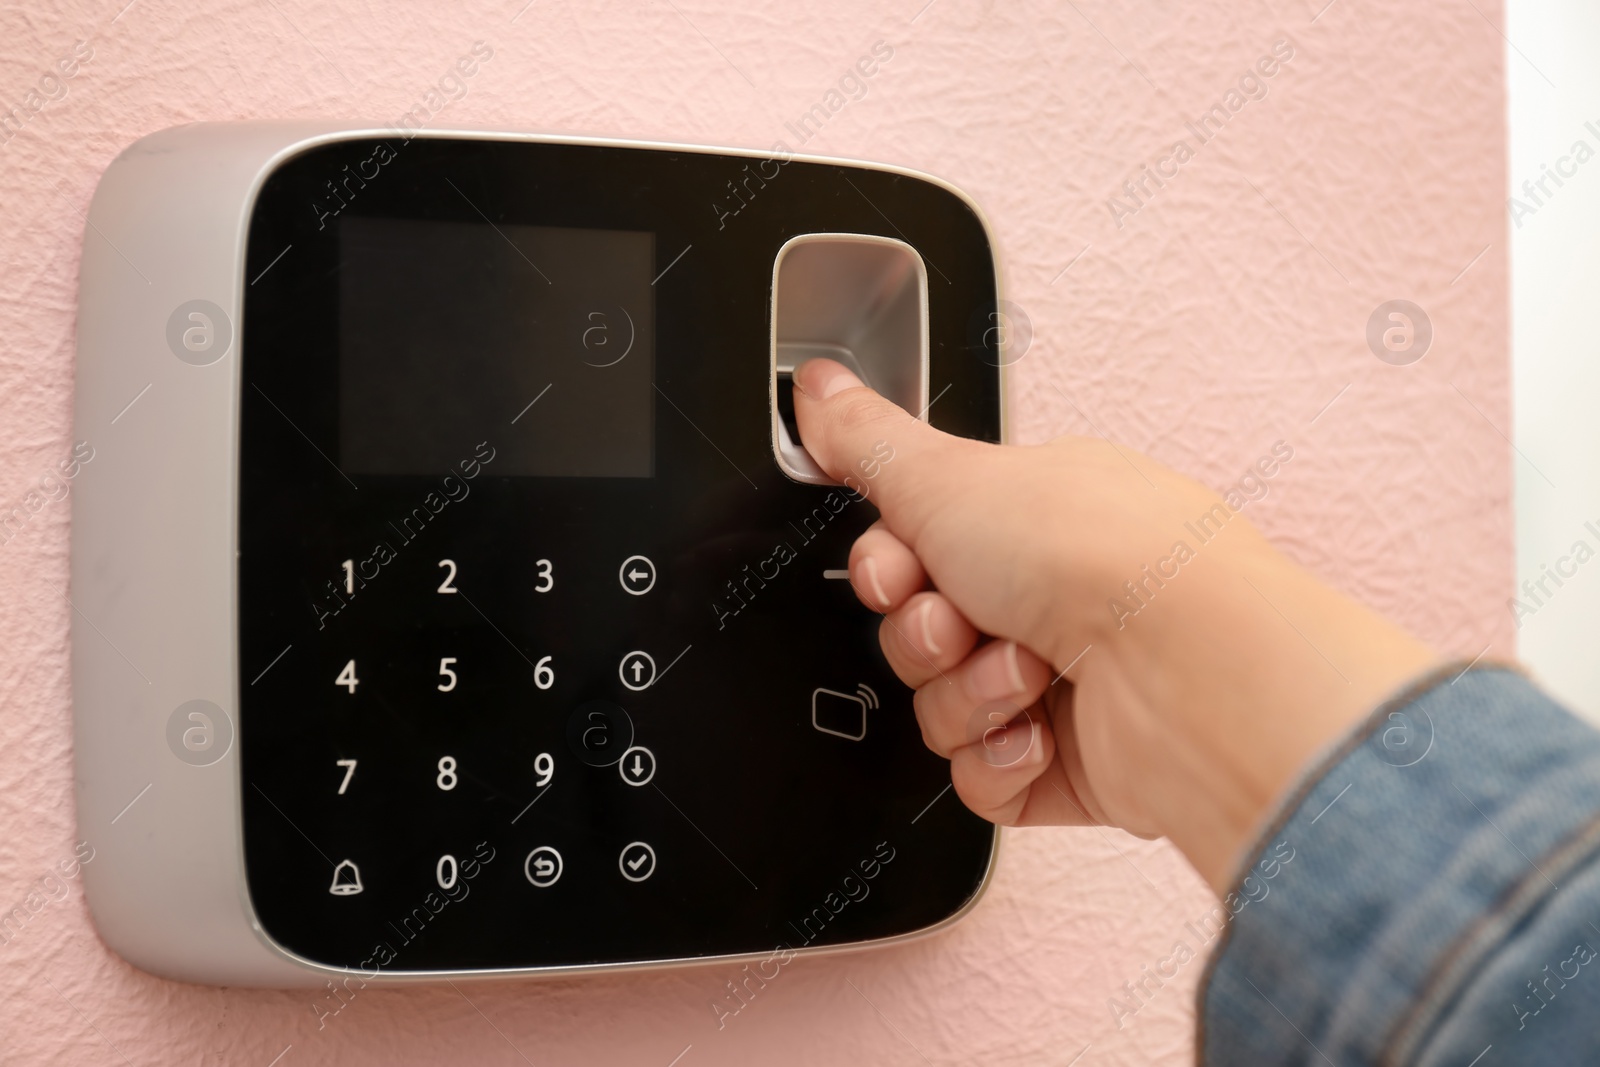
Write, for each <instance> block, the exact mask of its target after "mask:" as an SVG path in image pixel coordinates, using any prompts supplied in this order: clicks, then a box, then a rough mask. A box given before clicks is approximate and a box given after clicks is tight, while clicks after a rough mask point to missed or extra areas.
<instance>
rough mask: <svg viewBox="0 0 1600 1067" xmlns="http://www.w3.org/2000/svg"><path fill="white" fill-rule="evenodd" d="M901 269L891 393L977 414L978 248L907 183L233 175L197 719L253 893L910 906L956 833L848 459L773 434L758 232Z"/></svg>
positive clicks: (624, 926) (291, 898)
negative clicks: (840, 469)
mask: <svg viewBox="0 0 1600 1067" xmlns="http://www.w3.org/2000/svg"><path fill="white" fill-rule="evenodd" d="M811 232H846V233H863V234H876V235H881V236H885V237H892V238H896V239H898V240H903V241H906V242H908V243H909V244H910V245H912V246H913V247H914V248H915V249H917V251H918V252H919V253H920V254H921V256H922V257H923V260H924V262H925V263H926V265H927V272H928V309H929V311H928V313H929V323H928V333H929V339H930V353H929V360H930V363H929V369H930V373H929V382H930V390H929V392H930V396H931V397H933V398H934V401H933V404H932V406H931V408H930V410H929V419H930V421H932V422H933V423H934V424H935V425H936V426H939V427H941V428H943V429H946V430H949V431H951V432H954V433H959V434H964V435H966V436H970V437H975V438H981V439H985V440H997V439H998V437H999V431H1000V425H999V419H1000V412H999V377H998V374H999V372H998V370H997V369H996V364H997V362H998V360H997V358H996V353H995V352H994V351H993V350H992V349H991V348H987V347H985V346H986V345H987V344H989V343H990V341H991V339H992V337H993V334H992V332H990V331H987V330H985V329H982V328H981V326H980V328H975V326H974V324H987V323H988V322H989V321H990V316H991V315H992V314H993V312H994V311H995V279H994V274H993V262H992V253H991V250H990V248H989V246H988V243H987V240H986V238H985V235H984V231H983V227H982V225H981V224H980V222H979V220H978V219H977V218H976V216H975V215H974V214H973V213H972V212H971V211H970V209H969V208H968V207H967V206H966V204H965V203H964V202H963V201H962V200H961V199H960V198H959V197H957V196H956V195H954V194H953V193H951V192H950V191H948V190H946V189H944V188H942V187H940V186H938V185H936V184H933V183H930V182H926V181H923V180H919V179H915V178H909V177H905V176H902V175H896V174H892V173H886V172H880V171H873V170H868V169H860V168H849V167H840V166H835V165H828V164H816V163H806V162H799V161H788V162H783V161H780V160H773V159H752V158H746V157H733V156H722V155H715V154H703V153H694V152H676V151H670V150H652V149H639V148H623V147H610V146H579V145H551V144H530V143H521V142H504V141H489V140H472V139H451V138H427V137H418V138H416V139H414V140H412V141H410V142H403V141H400V140H398V139H396V140H394V141H392V142H388V143H385V144H382V145H378V144H375V143H374V142H371V141H361V142H347V143H340V144H335V145H331V146H325V147H321V148H317V149H314V150H312V151H308V152H305V153H303V154H301V155H299V156H296V157H294V158H293V159H290V160H289V161H287V162H286V163H284V164H283V165H282V166H280V168H279V169H278V170H277V171H276V172H275V173H274V174H273V175H272V176H271V177H270V178H269V180H268V181H267V182H266V183H265V185H264V187H263V189H262V191H261V194H260V197H259V200H258V203H257V205H256V207H255V210H254V214H253V217H252V219H251V223H250V234H249V244H248V253H247V265H246V271H245V276H246V277H247V278H251V279H254V281H253V283H252V284H251V285H250V286H249V287H248V288H247V289H246V293H245V304H244V321H243V333H242V347H241V359H242V383H241V398H240V403H241V411H242V414H241V420H242V436H241V444H240V459H239V462H240V474H241V478H240V486H241V489H240V494H241V503H240V516H239V519H240V521H239V542H240V544H239V547H240V555H239V614H240V619H239V623H240V648H239V654H240V675H241V683H240V685H241V696H240V718H241V722H240V728H239V740H238V744H239V752H240V759H241V766H242V782H241V793H242V803H243V819H244V840H245V861H246V869H247V877H248V883H249V891H250V896H251V900H252V902H253V904H254V907H255V910H256V914H257V915H258V917H259V919H260V922H261V924H262V926H263V927H264V929H265V931H266V932H267V934H268V935H270V936H271V937H272V938H273V939H274V940H276V941H277V942H278V943H279V944H281V945H282V946H284V947H285V948H286V949H288V950H290V951H292V952H295V953H298V954H300V955H302V956H304V957H306V958H309V959H311V960H314V961H317V962H320V963H327V964H332V965H335V966H348V967H351V968H360V969H363V970H366V971H371V970H375V969H381V970H383V971H389V972H402V971H419V970H430V971H431V970H457V969H479V968H514V967H540V966H576V965H593V964H608V963H630V962H648V961H658V960H673V959H685V958H693V957H702V956H708V955H725V954H732V953H746V952H752V953H753V952H761V953H767V952H771V951H772V950H773V949H774V948H777V947H779V946H788V947H791V948H800V947H803V946H807V945H826V944H839V943H842V942H848V941H859V940H867V939H876V938H884V937H891V936H895V935H898V934H905V933H909V932H912V931H915V930H918V929H921V928H924V927H926V926H929V925H932V924H935V923H937V922H939V921H940V920H942V919H944V918H946V917H948V916H950V915H952V914H953V913H955V912H957V911H959V910H960V909H961V908H962V907H963V906H964V905H965V904H966V903H967V902H968V901H969V900H970V899H971V897H972V896H973V894H974V893H975V892H976V891H977V890H978V888H979V886H980V885H981V883H982V881H983V878H984V876H985V873H986V871H987V869H988V866H989V863H990V859H991V854H992V848H993V842H994V831H993V828H992V827H990V826H989V825H988V824H986V823H984V822H982V821H981V820H979V819H977V818H976V817H974V816H972V815H971V814H969V813H968V812H966V811H965V809H963V808H962V806H961V805H960V803H959V802H958V801H957V800H956V799H955V797H954V796H953V794H952V793H950V792H948V791H947V787H948V786H949V781H950V777H949V767H948V764H947V763H946V762H945V761H944V760H942V759H939V758H938V757H937V756H934V755H933V754H931V753H929V752H928V751H927V750H926V748H925V747H924V746H923V744H922V740H921V736H920V733H919V731H918V728H917V725H916V722H915V720H914V718H913V715H912V711H911V700H910V693H909V692H908V691H907V690H906V689H905V688H904V687H903V686H901V685H900V684H899V682H898V681H896V679H895V678H894V676H893V674H892V673H891V672H890V671H889V669H888V667H887V665H886V664H885V662H884V660H883V657H882V655H881V653H880V651H879V649H878V640H877V630H878V626H879V618H878V616H877V615H875V614H874V613H873V612H871V611H869V610H867V609H866V608H864V607H862V606H861V605H860V604H859V603H857V601H856V599H855V598H854V596H853V595H852V593H851V590H850V588H849V585H848V583H847V582H846V581H843V580H840V579H839V578H837V577H833V576H830V574H831V572H834V571H838V570H839V569H841V568H843V567H844V566H845V563H846V559H847V554H848V552H849V547H850V544H851V542H852V541H853V540H854V538H855V537H856V536H857V535H859V534H860V533H861V531H862V530H864V529H865V528H866V527H867V526H868V525H869V524H870V523H871V522H872V521H873V519H874V518H875V516H876V513H875V511H874V510H873V508H872V505H871V489H872V476H874V475H875V476H882V472H883V471H884V470H886V469H887V468H889V467H892V465H893V463H894V456H895V450H894V442H893V441H884V442H882V443H881V445H880V446H879V447H878V448H876V449H875V450H874V454H873V455H870V456H863V457H862V461H863V466H862V468H861V469H862V471H863V473H862V475H861V477H860V480H859V482H857V483H856V484H857V485H859V486H860V487H862V488H864V489H865V491H866V493H867V498H866V499H865V500H862V499H857V496H856V494H854V493H851V492H849V491H847V490H844V489H839V488H829V487H826V486H805V485H799V484H796V483H794V482H792V481H790V480H788V479H787V478H785V477H784V476H783V474H782V473H781V472H780V471H779V469H778V467H777V464H776V462H775V460H774V458H773V453H772V446H771V438H770V434H771V413H770V411H769V408H768V404H769V400H768V382H769V376H770V369H769V360H770V343H771V342H770V336H771V335H770V329H771V321H770V316H771V294H770V286H771V277H772V267H773V261H774V257H775V256H776V254H777V252H778V250H779V248H780V247H781V246H782V245H783V243H784V242H785V241H786V240H787V239H788V238H790V237H793V236H794V235H796V234H801V233H811Z"/></svg>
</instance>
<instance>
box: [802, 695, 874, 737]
mask: <svg viewBox="0 0 1600 1067" xmlns="http://www.w3.org/2000/svg"><path fill="white" fill-rule="evenodd" d="M877 706H878V694H877V693H874V692H873V691H872V687H871V686H868V685H865V684H862V685H857V686H856V691H855V692H854V693H841V692H839V691H838V690H837V689H823V688H821V687H818V688H817V689H814V690H812V693H811V725H812V726H814V727H816V728H817V729H818V730H820V731H821V732H822V733H825V734H832V735H833V736H834V737H842V738H844V739H845V740H846V741H859V740H861V739H862V738H863V737H866V736H867V711H868V709H870V708H876V707H877Z"/></svg>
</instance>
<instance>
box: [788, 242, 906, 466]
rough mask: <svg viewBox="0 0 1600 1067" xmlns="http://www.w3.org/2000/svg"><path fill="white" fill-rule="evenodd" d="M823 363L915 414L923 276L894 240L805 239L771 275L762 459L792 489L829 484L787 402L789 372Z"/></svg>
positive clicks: (790, 247)
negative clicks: (768, 433)
mask: <svg viewBox="0 0 1600 1067" xmlns="http://www.w3.org/2000/svg"><path fill="white" fill-rule="evenodd" d="M818 357H826V358H828V359H833V360H837V361H838V362H840V363H843V364H844V365H845V366H847V367H849V368H850V369H851V370H853V371H855V372H856V374H857V375H858V376H860V378H861V380H862V381H864V382H866V383H867V384H868V385H870V386H872V388H874V389H876V390H877V391H878V392H880V393H882V394H883V395H884V396H886V397H888V398H889V399H890V400H892V401H894V402H895V403H896V404H898V405H899V406H901V407H902V408H905V409H906V410H907V411H909V412H911V413H913V414H915V415H917V416H918V417H919V418H924V419H925V418H926V417H927V410H926V409H927V406H928V271H927V267H926V266H924V264H923V261H922V257H921V256H920V255H919V254H918V253H917V250H916V249H914V248H912V247H911V246H910V245H909V244H906V243H905V242H904V241H898V240H895V239H893V238H889V237H878V236H874V235H870V234H856V233H807V234H801V235H799V236H797V237H793V238H791V239H789V240H788V241H787V242H785V244H784V246H783V247H782V248H780V249H779V250H778V255H777V259H776V260H775V261H774V263H773V268H772V366H771V380H770V387H771V388H770V392H771V408H772V452H773V455H774V457H776V459H777V461H778V466H779V467H780V468H781V469H782V470H783V473H784V474H786V475H788V476H789V477H790V478H792V479H794V480H795V481H797V482H806V483H809V484H813V485H836V484H838V483H837V482H835V481H834V480H833V479H832V478H830V477H829V476H828V475H827V474H826V473H824V472H823V470H822V468H821V467H819V466H818V465H817V463H816V461H815V460H813V459H812V458H811V456H810V455H809V454H808V453H807V452H806V450H805V448H804V447H803V446H802V445H801V443H800V439H799V435H798V432H797V430H796V427H795V425H794V420H793V408H792V406H791V400H790V396H789V389H790V382H791V380H792V378H793V375H794V371H795V368H796V367H798V366H800V365H801V364H802V363H804V362H806V361H807V360H809V359H816V358H818Z"/></svg>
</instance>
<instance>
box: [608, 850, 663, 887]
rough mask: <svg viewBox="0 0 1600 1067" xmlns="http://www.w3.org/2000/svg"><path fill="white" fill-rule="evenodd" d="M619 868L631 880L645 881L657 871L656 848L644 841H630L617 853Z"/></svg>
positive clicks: (623, 875)
mask: <svg viewBox="0 0 1600 1067" xmlns="http://www.w3.org/2000/svg"><path fill="white" fill-rule="evenodd" d="M617 870H619V871H621V872H622V877H624V878H626V879H627V880H628V881H630V882H643V881H645V880H646V879H648V878H649V877H650V876H651V875H652V874H655V873H656V850H655V849H653V848H651V847H650V846H649V844H647V843H646V842H644V841H630V842H629V843H628V844H627V845H626V846H624V847H623V849H622V851H621V852H619V853H617Z"/></svg>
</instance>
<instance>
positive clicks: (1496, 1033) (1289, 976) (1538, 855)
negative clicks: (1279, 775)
mask: <svg viewBox="0 0 1600 1067" xmlns="http://www.w3.org/2000/svg"><path fill="white" fill-rule="evenodd" d="M1459 670H1460V667H1459V666H1458V667H1456V668H1454V669H1452V670H1448V671H1442V672H1438V673H1436V674H1434V675H1432V676H1430V677H1429V678H1427V679H1424V680H1423V681H1421V682H1419V683H1417V684H1416V685H1414V686H1412V687H1410V688H1409V689H1408V690H1407V691H1406V692H1405V693H1402V694H1401V695H1399V696H1398V697H1396V698H1395V699H1393V700H1390V701H1387V702H1386V703H1385V704H1384V705H1383V706H1382V707H1380V708H1378V709H1377V710H1376V711H1375V712H1374V713H1373V715H1372V716H1371V717H1370V718H1369V719H1368V720H1367V722H1366V723H1365V724H1364V725H1363V726H1362V727H1361V728H1360V729H1358V730H1357V731H1356V732H1355V733H1353V734H1352V735H1351V736H1349V737H1348V738H1346V739H1345V740H1344V742H1343V743H1342V744H1341V745H1340V746H1339V747H1338V748H1336V749H1335V750H1334V751H1332V752H1330V753H1329V754H1327V755H1326V756H1325V757H1324V758H1323V759H1321V760H1320V761H1319V762H1318V764H1317V766H1315V767H1314V768H1313V769H1312V770H1311V771H1310V772H1309V773H1308V774H1307V775H1306V776H1305V778H1304V779H1303V780H1302V782H1301V783H1300V785H1299V786H1298V788H1296V789H1295V790H1294V791H1293V792H1292V794H1291V795H1290V796H1289V798H1288V799H1287V800H1286V801H1285V802H1284V803H1283V804H1282V805H1281V806H1280V809H1279V811H1278V814H1277V816H1276V818H1275V819H1274V820H1272V822H1271V823H1270V824H1269V827H1268V829H1267V831H1266V832H1265V833H1264V834H1263V835H1262V837H1261V839H1260V840H1259V841H1258V842H1257V845H1256V846H1255V848H1253V850H1252V851H1251V853H1250V856H1251V857H1253V858H1254V859H1255V862H1254V863H1252V864H1251V866H1250V867H1248V868H1247V869H1246V870H1245V871H1244V872H1243V874H1242V875H1241V877H1240V878H1239V880H1238V881H1237V882H1236V888H1235V890H1234V892H1232V893H1230V894H1229V895H1228V896H1227V897H1226V898H1225V899H1224V901H1223V903H1222V905H1221V908H1222V910H1223V911H1225V912H1226V913H1227V919H1228V921H1227V926H1226V929H1225V931H1224V935H1223V940H1222V941H1221V942H1220V943H1219V945H1218V947H1217V949H1216V951H1215V952H1214V953H1213V954H1212V957H1211V960H1210V962H1209V964H1208V965H1207V970H1206V974H1205V976H1204V978H1202V980H1201V984H1200V990H1199V994H1198V1013H1197V1014H1198V1016H1199V1020H1200V1030H1199V1035H1198V1039H1197V1054H1198V1059H1199V1062H1200V1063H1201V1064H1215V1065H1219V1067H1220V1065H1233V1064H1250V1065H1252V1067H1255V1065H1272V1064H1306V1065H1320V1067H1335V1065H1336V1067H1356V1065H1360V1064H1419V1065H1426V1067H1435V1065H1438V1067H1444V1065H1450V1067H1502V1065H1506V1064H1518V1065H1529V1064H1531V1065H1544V1064H1562V1065H1567V1064H1600V732H1597V731H1595V730H1594V729H1593V728H1592V727H1590V726H1589V725H1587V724H1586V723H1583V722H1581V721H1579V720H1578V719H1576V718H1574V717H1573V716H1572V715H1571V714H1569V713H1568V712H1567V711H1566V710H1565V709H1563V708H1562V707H1560V706H1559V705H1558V704H1556V703H1555V702H1554V701H1552V700H1551V699H1550V698H1549V697H1547V696H1545V695H1544V694H1543V693H1542V692H1540V691H1539V690H1538V689H1537V688H1536V687H1535V686H1534V685H1533V684H1532V683H1531V682H1529V681H1528V680H1527V679H1526V678H1524V677H1523V676H1522V675H1521V674H1519V673H1516V672H1515V671H1512V670H1507V669H1503V668H1483V669H1474V670H1468V671H1464V672H1461V673H1457V671H1459Z"/></svg>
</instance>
